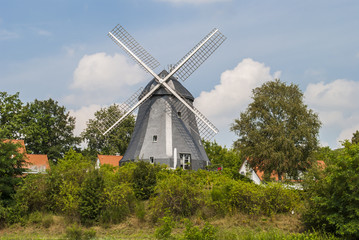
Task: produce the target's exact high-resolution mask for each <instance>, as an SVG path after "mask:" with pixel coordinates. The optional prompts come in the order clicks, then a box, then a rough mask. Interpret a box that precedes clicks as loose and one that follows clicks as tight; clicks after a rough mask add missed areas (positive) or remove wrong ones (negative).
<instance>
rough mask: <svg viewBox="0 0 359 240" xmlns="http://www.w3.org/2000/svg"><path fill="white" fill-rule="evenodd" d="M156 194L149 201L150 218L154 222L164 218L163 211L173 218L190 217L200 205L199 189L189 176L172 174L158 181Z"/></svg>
mask: <svg viewBox="0 0 359 240" xmlns="http://www.w3.org/2000/svg"><path fill="white" fill-rule="evenodd" d="M156 194H157V196H155V197H153V198H151V199H150V208H151V217H152V220H154V221H157V219H158V218H159V217H161V216H164V212H165V210H168V211H169V212H170V213H171V214H172V215H173V216H179V217H188V216H191V215H193V214H194V213H195V212H196V211H197V209H198V208H199V207H200V205H201V194H202V192H201V189H200V187H199V186H198V184H196V182H195V181H193V179H192V178H191V176H190V175H189V174H186V175H182V176H178V175H174V174H172V175H170V177H168V178H164V179H162V180H160V182H159V183H158V185H157V187H156Z"/></svg>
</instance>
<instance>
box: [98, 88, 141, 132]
mask: <svg viewBox="0 0 359 240" xmlns="http://www.w3.org/2000/svg"><path fill="white" fill-rule="evenodd" d="M142 91H143V87H141V88H140V89H138V90H137V91H136V92H135V93H134V94H133V95H132V96H131V97H129V98H128V99H127V100H126V101H125V102H124V103H122V104H120V105H118V108H119V110H120V112H118V111H113V112H111V115H110V114H108V115H107V116H106V118H105V119H103V120H102V122H100V123H98V124H97V126H96V127H97V129H98V130H99V131H100V132H101V134H104V133H105V132H106V131H107V130H108V129H110V128H111V129H114V128H113V125H114V124H115V123H116V122H117V121H118V119H120V118H121V117H122V116H123V115H125V114H127V113H128V112H129V111H130V110H131V108H132V107H133V106H134V105H135V104H136V103H137V102H138V99H139V98H140V96H141V93H142ZM120 123H121V122H118V123H117V124H116V125H119V124H120Z"/></svg>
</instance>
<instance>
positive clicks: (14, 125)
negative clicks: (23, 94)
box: [0, 92, 22, 139]
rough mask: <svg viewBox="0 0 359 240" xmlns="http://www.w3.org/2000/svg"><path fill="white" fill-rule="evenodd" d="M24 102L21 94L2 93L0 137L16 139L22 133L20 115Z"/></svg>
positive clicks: (0, 95)
mask: <svg viewBox="0 0 359 240" xmlns="http://www.w3.org/2000/svg"><path fill="white" fill-rule="evenodd" d="M21 109H22V102H21V100H20V99H19V93H16V94H14V95H9V94H7V93H6V92H0V137H2V138H8V139H16V138H18V137H19V131H20V126H21V124H20V121H19V117H20V113H21Z"/></svg>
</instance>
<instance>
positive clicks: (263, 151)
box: [231, 80, 321, 177]
mask: <svg viewBox="0 0 359 240" xmlns="http://www.w3.org/2000/svg"><path fill="white" fill-rule="evenodd" d="M252 99H253V102H252V103H250V104H249V106H248V108H247V109H246V111H244V112H242V113H241V114H240V118H239V119H235V122H234V123H233V124H232V127H231V130H232V131H234V132H235V133H236V134H237V135H238V136H239V139H238V140H237V141H236V142H235V143H234V146H235V147H236V148H237V149H240V151H241V152H242V153H243V154H244V155H245V156H247V157H248V158H249V163H250V165H251V166H252V167H258V168H259V169H260V170H262V171H264V172H265V173H266V174H267V175H270V174H271V173H272V172H273V171H275V172H276V173H278V175H279V176H283V174H285V173H286V174H288V175H289V176H292V177H297V176H298V171H303V170H305V169H307V168H308V167H309V166H310V155H311V153H312V151H313V150H315V149H316V148H317V146H318V133H319V128H320V125H321V123H320V121H319V119H318V115H317V114H315V113H314V112H313V111H312V110H310V109H308V107H307V105H305V104H304V103H303V93H302V92H301V91H300V89H299V87H298V86H297V85H294V84H290V85H287V84H285V83H284V82H281V81H280V80H274V81H270V82H266V83H264V84H263V85H262V86H261V87H258V88H255V89H254V90H253V97H252Z"/></svg>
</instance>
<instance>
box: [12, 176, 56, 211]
mask: <svg viewBox="0 0 359 240" xmlns="http://www.w3.org/2000/svg"><path fill="white" fill-rule="evenodd" d="M47 183H48V175H47V174H29V175H28V176H26V178H24V180H23V182H22V183H21V184H20V186H19V187H18V189H17V192H16V195H15V200H16V202H17V203H18V204H21V205H23V206H25V207H26V208H27V209H28V211H29V212H35V211H45V210H48V209H50V206H51V204H52V202H51V201H50V199H49V198H50V196H49V189H48V187H49V186H48V184H47Z"/></svg>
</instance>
